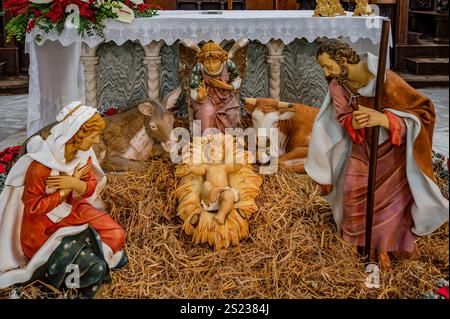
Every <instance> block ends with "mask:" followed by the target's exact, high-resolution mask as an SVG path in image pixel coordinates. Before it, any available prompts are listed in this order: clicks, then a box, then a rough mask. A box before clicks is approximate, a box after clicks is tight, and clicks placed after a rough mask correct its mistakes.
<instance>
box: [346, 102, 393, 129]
mask: <svg viewBox="0 0 450 319" xmlns="http://www.w3.org/2000/svg"><path fill="white" fill-rule="evenodd" d="M352 125H353V128H354V129H360V128H363V127H373V126H382V127H384V128H386V129H390V122H389V119H388V117H387V116H386V115H385V114H383V113H381V112H378V111H376V110H374V109H369V108H367V107H364V106H362V105H359V108H358V110H356V111H354V112H353V120H352Z"/></svg>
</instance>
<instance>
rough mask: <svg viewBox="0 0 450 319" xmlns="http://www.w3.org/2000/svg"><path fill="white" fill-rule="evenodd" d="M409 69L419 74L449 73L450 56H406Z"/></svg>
mask: <svg viewBox="0 0 450 319" xmlns="http://www.w3.org/2000/svg"><path fill="white" fill-rule="evenodd" d="M406 66H407V69H408V70H409V71H410V72H412V73H413V74H417V75H448V73H449V72H448V58H406Z"/></svg>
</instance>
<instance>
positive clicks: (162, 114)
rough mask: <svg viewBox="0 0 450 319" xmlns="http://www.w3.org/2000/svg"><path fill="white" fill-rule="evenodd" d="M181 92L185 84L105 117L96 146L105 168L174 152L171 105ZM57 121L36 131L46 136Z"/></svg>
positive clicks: (122, 167)
mask: <svg viewBox="0 0 450 319" xmlns="http://www.w3.org/2000/svg"><path fill="white" fill-rule="evenodd" d="M180 94H181V88H177V89H175V90H173V91H171V92H170V93H168V94H167V96H166V97H165V98H164V100H163V101H162V103H160V102H157V101H153V100H149V101H148V102H144V103H142V104H139V105H138V106H136V107H134V108H131V109H129V110H127V111H125V112H123V113H119V114H116V115H112V116H108V117H105V118H104V120H105V122H106V128H105V129H104V130H103V131H102V134H101V135H100V143H99V144H98V145H95V147H94V151H95V154H96V156H97V159H98V161H99V162H100V165H101V166H102V168H103V169H104V170H106V171H116V172H123V171H126V170H129V169H130V168H131V166H132V165H133V164H134V163H136V161H139V160H146V159H149V158H150V157H152V156H157V155H161V154H163V153H165V152H167V153H168V152H170V149H171V147H172V145H173V141H171V140H170V133H171V132H172V130H173V123H174V117H173V115H172V113H170V109H171V108H172V107H174V105H175V103H176V101H177V99H178V97H179V96H180ZM55 124H58V123H52V124H50V125H48V126H46V127H45V128H43V129H41V130H40V131H39V132H37V133H36V134H35V135H37V134H39V135H40V136H41V137H42V138H44V139H46V138H47V137H48V135H49V134H50V130H51V128H52V127H53V126H54V125H55ZM27 143H28V140H27V141H26V142H25V143H24V144H23V147H22V150H26V145H27Z"/></svg>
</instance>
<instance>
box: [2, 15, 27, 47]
mask: <svg viewBox="0 0 450 319" xmlns="http://www.w3.org/2000/svg"><path fill="white" fill-rule="evenodd" d="M28 19H29V18H28V17H26V16H24V15H18V16H15V17H13V18H12V19H11V20H9V21H8V23H7V24H6V26H5V31H6V34H7V35H6V41H7V42H9V41H11V40H12V39H14V38H15V39H16V40H17V41H22V40H23V39H24V38H25V31H26V29H27V25H28Z"/></svg>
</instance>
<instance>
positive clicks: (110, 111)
mask: <svg viewBox="0 0 450 319" xmlns="http://www.w3.org/2000/svg"><path fill="white" fill-rule="evenodd" d="M114 114H117V110H116V109H115V108H114V107H111V108H109V109H108V110H106V112H105V113H104V115H105V116H111V115H114Z"/></svg>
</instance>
